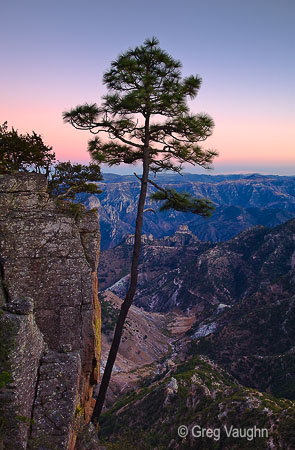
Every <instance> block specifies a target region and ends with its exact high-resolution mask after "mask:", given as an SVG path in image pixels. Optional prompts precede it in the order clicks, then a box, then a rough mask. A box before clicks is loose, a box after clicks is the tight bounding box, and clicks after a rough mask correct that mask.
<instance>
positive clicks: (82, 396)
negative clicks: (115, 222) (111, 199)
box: [0, 173, 100, 450]
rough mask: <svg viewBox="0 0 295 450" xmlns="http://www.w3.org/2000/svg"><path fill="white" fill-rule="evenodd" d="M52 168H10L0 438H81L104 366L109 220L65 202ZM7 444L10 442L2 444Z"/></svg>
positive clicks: (2, 204) (16, 443) (1, 208)
mask: <svg viewBox="0 0 295 450" xmlns="http://www.w3.org/2000/svg"><path fill="white" fill-rule="evenodd" d="M46 189H47V182H46V179H45V178H44V177H43V176H42V175H38V174H34V173H30V174H28V173H18V174H15V175H4V176H0V281H1V286H0V338H1V344H0V345H1V348H0V363H1V368H0V388H1V389H0V417H1V419H0V420H1V423H0V425H1V426H0V430H1V431H0V433H1V436H0V441H1V439H2V448H4V449H5V450H24V449H30V450H33V449H42V450H47V449H48V450H49V449H50V450H52V449H56V450H57V449H58V450H62V449H67V450H73V449H75V448H76V444H75V442H76V438H77V434H78V432H79V431H80V430H81V428H83V425H85V424H87V423H88V422H89V420H90V416H91V412H92V407H93V400H92V390H93V386H94V384H95V383H96V382H97V377H98V373H99V370H98V369H99V367H98V361H99V356H100V306H99V302H98V298H97V276H96V272H97V265H98V258H99V224H98V216H97V213H96V212H94V211H90V212H86V211H82V212H81V213H80V214H79V215H78V216H76V217H75V215H74V214H73V212H72V209H71V208H70V207H69V206H66V205H65V204H64V205H63V206H57V205H56V203H55V202H53V201H52V200H50V199H49V196H48V194H47V192H46ZM0 447H1V445H0Z"/></svg>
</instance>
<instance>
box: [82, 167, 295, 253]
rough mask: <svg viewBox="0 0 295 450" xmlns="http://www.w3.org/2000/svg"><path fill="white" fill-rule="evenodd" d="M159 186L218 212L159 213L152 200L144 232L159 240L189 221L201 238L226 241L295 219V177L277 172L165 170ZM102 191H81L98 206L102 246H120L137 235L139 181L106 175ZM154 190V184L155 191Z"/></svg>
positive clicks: (88, 202) (91, 204)
mask: <svg viewBox="0 0 295 450" xmlns="http://www.w3.org/2000/svg"><path fill="white" fill-rule="evenodd" d="M156 182H157V183H158V184H159V185H163V186H166V187H169V188H172V189H176V190H178V191H186V192H189V193H190V194H192V195H194V196H197V197H202V198H203V197H205V198H208V199H210V200H211V201H212V202H213V204H214V206H215V211H214V212H213V214H212V217H211V218H209V219H203V218H202V217H200V216H197V215H194V214H191V213H189V214H185V213H181V212H177V211H166V212H162V213H160V212H159V205H158V204H155V203H152V202H151V201H150V200H148V201H147V207H152V208H153V209H154V210H155V213H153V212H151V211H148V212H146V213H145V218H144V225H143V232H144V233H146V234H150V233H151V234H152V235H153V236H154V237H156V238H161V237H163V236H166V235H172V234H173V233H175V231H176V230H177V229H178V227H179V226H180V225H181V224H187V225H188V226H189V228H190V230H191V231H192V232H193V233H194V234H195V235H196V236H197V237H198V238H199V239H200V240H201V241H210V242H218V241H226V240H228V239H230V238H231V237H233V236H235V235H236V234H238V233H239V232H241V231H243V230H245V229H247V228H249V227H252V226H255V225H264V226H270V227H273V226H276V225H278V224H280V223H283V222H285V221H287V220H288V219H291V218H293V217H294V212H295V177H287V176H275V175H259V174H252V175H214V176H213V175H212V176H210V175H194V174H184V175H183V176H180V175H175V174H172V175H170V174H161V175H158V176H157V178H156ZM100 188H101V189H102V193H101V194H99V195H89V194H80V195H79V197H78V199H79V201H82V202H83V203H84V204H85V205H86V206H87V207H90V208H94V207H97V208H98V212H99V216H100V224H101V248H102V250H105V249H107V248H110V247H114V246H115V245H117V244H119V243H120V242H121V241H122V239H123V237H124V236H126V235H128V234H132V233H134V226H135V217H136V211H137V200H138V197H139V190H140V185H139V181H138V180H137V179H136V178H135V177H134V176H133V175H126V176H120V175H114V174H104V180H103V182H101V183H100ZM153 190H154V188H153V187H149V193H151V192H153Z"/></svg>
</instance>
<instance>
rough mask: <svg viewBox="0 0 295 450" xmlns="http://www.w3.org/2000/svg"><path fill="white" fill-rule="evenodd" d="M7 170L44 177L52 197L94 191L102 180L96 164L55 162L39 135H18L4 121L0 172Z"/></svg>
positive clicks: (0, 128)
mask: <svg viewBox="0 0 295 450" xmlns="http://www.w3.org/2000/svg"><path fill="white" fill-rule="evenodd" d="M11 172H36V173H41V174H43V175H45V176H46V178H47V179H48V190H49V193H50V195H51V196H52V197H55V198H57V199H60V200H74V199H75V196H76V194H78V193H79V192H87V193H90V194H94V193H95V194H98V193H100V192H101V191H100V190H99V189H98V187H97V185H96V184H94V183H96V182H97V181H100V180H102V175H101V171H100V167H99V166H98V164H96V163H91V164H89V165H84V164H72V163H71V162H70V161H67V162H59V161H56V159H55V153H54V152H53V151H52V147H49V146H47V145H45V144H44V142H43V140H42V137H41V135H38V134H37V133H35V131H33V132H32V134H29V133H27V134H19V133H18V131H17V130H15V129H14V128H13V127H12V129H11V130H8V125H7V122H4V123H3V124H2V125H0V174H1V173H2V174H4V173H11Z"/></svg>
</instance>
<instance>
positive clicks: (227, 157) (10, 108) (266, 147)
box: [0, 0, 295, 175]
mask: <svg viewBox="0 0 295 450" xmlns="http://www.w3.org/2000/svg"><path fill="white" fill-rule="evenodd" d="M294 22H295V1H294V0H248V1H245V0H210V2H209V1H208V2H204V1H203V0H202V1H201V0H182V1H176V0H149V1H148V2H147V1H143V0H124V2H123V1H121V0H113V1H112V2H106V1H100V0H83V2H81V1H76V0H58V1H57V0H51V1H44V0H26V1H24V0H9V1H8V0H6V1H4V0H1V14H0V39H1V66H0V67H1V68H0V81H1V82H0V123H3V122H4V121H8V126H9V127H11V126H13V127H14V128H15V129H18V131H19V132H21V133H26V132H29V133H30V132H32V130H34V131H36V132H37V133H38V134H41V135H42V137H43V140H44V142H45V143H46V144H47V145H51V146H52V147H53V150H54V151H55V153H56V156H57V158H58V159H59V160H61V161H64V160H71V161H75V162H76V161H77V162H78V161H79V162H87V161H89V156H88V153H87V142H88V139H89V138H90V137H91V136H90V134H89V132H87V131H78V130H75V129H74V128H72V127H71V126H70V125H69V124H64V123H63V120H62V112H63V111H64V110H68V109H70V108H72V107H75V106H77V105H78V104H83V103H85V102H89V103H93V102H96V103H98V104H99V103H100V99H101V96H102V95H103V94H104V93H106V87H105V86H104V85H103V84H102V76H103V73H104V72H105V71H106V70H107V69H108V68H109V67H110V63H111V61H112V60H114V59H115V58H117V56H118V55H119V53H120V52H124V51H125V50H127V49H128V48H130V47H132V48H133V47H135V46H137V45H141V44H142V43H143V41H144V40H145V39H146V38H147V37H152V36H156V37H157V38H158V39H159V40H160V46H161V48H163V49H165V50H166V51H167V52H168V53H170V54H171V55H172V56H173V57H174V58H176V59H179V60H180V61H181V62H182V65H183V68H182V73H183V75H184V76H187V75H190V74H194V75H195V74H198V75H200V76H201V78H202V80H203V83H202V87H201V89H200V92H199V94H198V96H197V98H196V99H194V100H193V101H191V102H189V105H190V108H191V111H192V112H194V113H197V112H206V113H208V114H209V115H210V116H211V117H212V118H213V119H214V122H215V129H214V132H213V135H212V137H210V138H209V139H208V140H207V141H206V142H205V143H204V147H205V148H214V149H216V150H217V151H218V152H219V157H218V158H216V159H215V160H214V170H213V171H210V173H211V174H212V175H214V174H217V173H245V172H248V173H250V172H260V173H264V174H270V173H272V174H280V175H295V144H294V142H295V139H294V138H295V127H294V119H295V57H294V56H295V55H294V53H295V50H294V49H295V27H294ZM133 170H134V168H129V167H127V168H126V167H119V168H117V169H116V170H114V168H111V169H107V168H105V171H109V172H116V173H131V172H132V171H133ZM186 171H188V172H192V173H205V170H204V169H201V168H194V167H192V166H189V167H187V168H186Z"/></svg>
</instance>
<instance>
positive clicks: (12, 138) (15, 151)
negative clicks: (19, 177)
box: [0, 122, 55, 177]
mask: <svg viewBox="0 0 295 450" xmlns="http://www.w3.org/2000/svg"><path fill="white" fill-rule="evenodd" d="M54 162H55V153H54V152H53V151H52V147H48V146H47V145H45V144H44V142H43V140H42V137H41V135H39V134H37V133H35V131H33V132H32V134H29V133H27V134H19V133H18V131H17V130H15V129H14V128H13V127H12V128H11V130H8V125H7V122H4V123H3V124H2V125H0V173H7V172H14V171H22V172H37V173H43V174H44V175H45V176H47V177H48V175H49V173H50V169H51V167H52V165H53V164H54Z"/></svg>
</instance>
